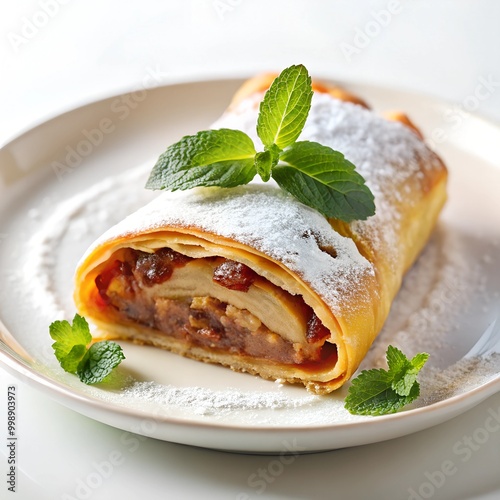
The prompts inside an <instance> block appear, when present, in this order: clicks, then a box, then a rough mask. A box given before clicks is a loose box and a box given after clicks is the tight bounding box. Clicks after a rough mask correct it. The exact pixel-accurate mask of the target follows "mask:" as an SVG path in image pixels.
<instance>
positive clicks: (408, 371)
mask: <svg viewBox="0 0 500 500" xmlns="http://www.w3.org/2000/svg"><path fill="white" fill-rule="evenodd" d="M428 358H429V355H428V354H427V353H419V354H417V355H416V356H415V357H413V359H411V360H410V359H408V358H407V357H406V356H405V355H404V354H403V353H402V352H401V351H400V350H399V349H397V348H396V347H393V346H391V345H390V346H389V347H388V348H387V353H386V359H387V365H388V368H389V369H388V370H383V369H372V370H363V371H362V372H361V373H360V374H359V375H358V376H357V377H356V378H355V379H354V380H352V382H351V385H350V387H349V391H348V394H347V397H346V399H345V405H344V406H345V408H346V410H348V411H349V412H350V413H352V414H353V415H373V416H375V415H386V414H389V413H396V412H397V411H398V410H400V409H401V408H403V407H404V406H406V405H407V404H409V403H411V402H412V401H414V400H415V399H417V398H418V396H419V395H420V385H419V383H418V381H417V375H418V373H419V371H420V370H421V369H422V367H423V366H424V364H425V363H426V361H427V359H428Z"/></svg>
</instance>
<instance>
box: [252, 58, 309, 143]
mask: <svg viewBox="0 0 500 500" xmlns="http://www.w3.org/2000/svg"><path fill="white" fill-rule="evenodd" d="M312 95H313V91H312V87H311V77H310V76H309V74H308V72H307V69H306V68H305V67H304V66H302V65H298V66H290V67H289V68H287V69H285V70H283V71H282V72H281V74H280V75H279V76H278V77H277V78H276V79H275V80H274V81H273V83H272V84H271V87H269V90H268V91H267V92H266V94H265V96H264V100H263V101H262V102H261V104H260V109H259V117H258V119H257V134H258V136H259V137H260V140H261V141H262V143H263V144H264V146H265V147H266V149H267V148H270V147H272V146H273V144H274V145H276V146H277V147H278V148H279V149H285V148H286V147H287V146H290V145H291V144H293V143H294V142H295V141H296V140H297V139H298V137H299V135H300V133H301V132H302V129H303V128H304V124H305V123H306V119H307V115H308V114H309V109H310V108H311V99H312Z"/></svg>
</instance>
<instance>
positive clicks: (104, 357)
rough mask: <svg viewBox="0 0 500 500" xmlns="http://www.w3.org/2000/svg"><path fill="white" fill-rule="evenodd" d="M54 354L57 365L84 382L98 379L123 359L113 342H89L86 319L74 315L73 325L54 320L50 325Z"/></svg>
mask: <svg viewBox="0 0 500 500" xmlns="http://www.w3.org/2000/svg"><path fill="white" fill-rule="evenodd" d="M49 331H50V336H51V337H52V339H53V340H55V342H54V343H53V344H52V348H53V349H54V354H55V355H56V358H57V360H58V361H59V363H60V365H61V367H62V368H63V369H64V370H65V371H67V372H69V373H73V374H76V375H78V376H79V377H80V380H81V381H82V382H84V383H86V384H97V383H98V382H102V381H103V380H104V379H105V378H106V377H107V376H108V375H109V374H110V373H111V371H112V370H113V369H114V368H115V367H117V366H118V365H119V364H120V362H121V361H122V360H123V359H125V356H124V354H123V352H122V348H121V347H120V346H119V345H118V344H117V343H116V342H110V341H107V340H105V341H102V342H96V343H95V344H92V345H91V346H90V347H87V346H88V345H89V344H90V343H91V342H92V335H91V334H90V329H89V325H88V323H87V320H86V319H85V318H83V317H82V316H80V315H78V314H76V315H75V317H74V318H73V324H70V323H69V322H68V321H66V320H63V321H54V322H53V323H52V324H51V325H50V327H49Z"/></svg>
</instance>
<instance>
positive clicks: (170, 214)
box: [89, 184, 374, 311]
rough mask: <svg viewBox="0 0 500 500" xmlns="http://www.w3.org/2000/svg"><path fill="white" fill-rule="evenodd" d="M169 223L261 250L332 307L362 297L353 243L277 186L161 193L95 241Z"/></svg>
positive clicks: (363, 264) (363, 268) (361, 272)
mask: <svg viewBox="0 0 500 500" xmlns="http://www.w3.org/2000/svg"><path fill="white" fill-rule="evenodd" d="M200 214H203V215H202V216H200ZM169 226H170V227H189V228H199V229H201V230H203V231H206V232H209V233H212V234H215V235H218V236H222V237H225V238H230V239H232V240H235V241H237V242H239V243H242V244H244V245H247V246H249V247H252V248H254V249H256V250H258V251H260V252H262V253H264V254H266V255H267V256H269V257H270V258H271V259H274V260H275V261H278V262H281V263H282V264H284V265H285V266H286V267H287V268H288V269H290V270H291V271H292V272H294V273H296V274H297V275H298V276H300V277H301V278H302V279H303V280H304V281H305V282H306V283H308V284H309V285H310V286H311V287H312V288H313V290H315V291H316V292H317V293H318V294H320V295H321V296H322V297H323V299H324V300H325V302H326V303H327V304H328V306H329V307H330V308H331V309H332V310H333V311H337V310H338V308H339V304H340V301H341V300H342V303H343V304H346V303H347V304H348V303H349V297H350V296H351V294H352V293H353V292H356V293H357V294H358V295H357V296H358V297H359V299H360V300H361V301H362V300H363V299H362V297H363V293H365V292H364V291H363V290H360V289H359V286H358V287H357V288H356V284H357V283H360V282H362V278H363V277H365V276H367V275H369V276H373V274H374V271H373V267H372V265H371V264H370V263H369V262H368V261H367V260H366V259H365V258H364V257H362V256H361V255H360V254H359V252H358V250H357V248H356V246H355V244H354V243H353V241H352V240H350V239H348V238H345V237H343V236H341V235H339V234H338V233H336V232H335V231H334V230H333V229H332V228H331V226H330V224H329V223H328V222H327V220H326V219H325V218H324V217H323V216H321V215H320V214H319V213H318V212H316V211H315V210H312V209H310V208H308V207H306V206H305V205H302V204H301V203H299V202H298V201H296V200H295V199H294V198H293V197H292V196H290V195H288V194H287V193H285V192H283V191H282V190H281V189H279V188H277V187H275V186H267V185H262V184H253V185H249V186H241V187H237V188H232V189H221V188H200V189H194V190H191V191H189V192H183V193H178V192H175V193H164V194H162V195H161V196H160V197H158V198H157V199H156V200H154V201H153V202H152V203H150V204H149V205H147V206H146V207H144V208H143V209H141V210H139V211H138V212H136V213H134V214H132V215H131V216H130V217H128V218H127V219H125V220H124V221H123V222H122V223H120V224H118V225H117V226H115V227H114V228H112V229H111V230H110V231H108V232H107V233H105V234H104V235H103V237H102V238H100V239H99V240H98V241H97V242H96V244H95V245H99V244H100V243H101V242H103V241H106V240H108V239H111V238H113V237H116V236H121V235H127V234H135V233H136V232H137V231H138V230H139V231H141V232H143V231H153V230H155V229H157V228H158V229H161V228H165V227H169ZM327 247H332V248H334V249H335V256H332V255H331V254H330V253H328V252H326V251H324V250H323V249H324V248H327ZM92 248H93V247H92ZM92 248H91V249H90V250H89V251H90V252H91V251H92ZM322 248H323V249H322ZM366 300H369V298H368V295H366Z"/></svg>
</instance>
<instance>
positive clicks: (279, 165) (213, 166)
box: [146, 65, 375, 222]
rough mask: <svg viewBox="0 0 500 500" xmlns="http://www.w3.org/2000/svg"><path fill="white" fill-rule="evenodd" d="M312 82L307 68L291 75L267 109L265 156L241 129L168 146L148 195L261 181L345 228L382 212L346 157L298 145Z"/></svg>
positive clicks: (262, 115)
mask: <svg viewBox="0 0 500 500" xmlns="http://www.w3.org/2000/svg"><path fill="white" fill-rule="evenodd" d="M312 95H313V90H312V85H311V78H310V76H309V74H308V72H307V69H306V68H305V67H304V66H302V65H298V66H291V67H289V68H287V69H285V70H284V71H283V72H282V73H281V74H280V75H279V76H278V77H277V78H276V79H275V80H274V81H273V83H272V84H271V86H270V88H269V90H268V91H267V92H266V94H265V95H264V99H263V101H262V102H261V104H260V108H259V116H258V119H257V135H258V136H259V138H260V140H261V141H262V143H263V145H264V151H260V152H257V151H256V149H255V146H254V144H253V141H252V139H251V138H250V137H249V136H248V135H247V134H245V133H244V132H241V131H239V130H232V129H220V130H205V131H202V132H198V133H197V134H195V135H191V136H185V137H183V138H182V139H181V140H180V141H179V142H177V143H175V144H173V145H172V146H170V147H168V148H167V150H166V151H165V152H164V153H163V154H162V155H161V156H160V158H159V159H158V161H157V162H156V164H155V166H154V167H153V170H152V171H151V174H150V177H149V179H148V181H147V184H146V188H148V189H168V190H170V191H176V190H185V189H191V188H193V187H200V186H218V187H226V188H230V187H234V186H239V185H242V184H248V183H249V182H250V181H251V180H252V179H253V178H254V177H255V175H257V174H258V175H259V176H260V177H261V179H262V180H263V181H264V182H267V181H268V180H269V179H270V178H271V177H272V178H273V179H274V180H275V181H276V182H277V184H278V185H279V186H280V187H281V188H282V189H283V190H285V191H287V192H289V193H290V194H292V195H293V196H295V197H296V198H297V199H298V200H299V201H301V202H302V203H304V204H305V205H307V206H309V207H312V208H314V209H316V210H318V211H319V212H320V213H322V214H323V215H324V216H326V217H334V218H337V219H341V220H344V221H346V222H349V221H352V220H356V219H366V218H368V217H370V216H371V215H373V214H374V213H375V204H374V199H373V194H372V193H371V191H370V190H369V188H368V187H367V186H366V185H365V181H364V179H363V177H361V175H359V174H358V173H357V172H356V171H355V167H354V165H353V164H352V163H351V162H349V161H348V160H347V159H346V158H345V157H344V155H343V154H342V153H339V152H338V151H334V150H333V149H331V148H330V147H328V146H323V145H321V144H319V143H317V142H312V141H302V142H297V139H298V138H299V136H300V133H301V132H302V129H303V128H304V125H305V123H306V120H307V116H308V114H309V110H310V108H311V99H312Z"/></svg>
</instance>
